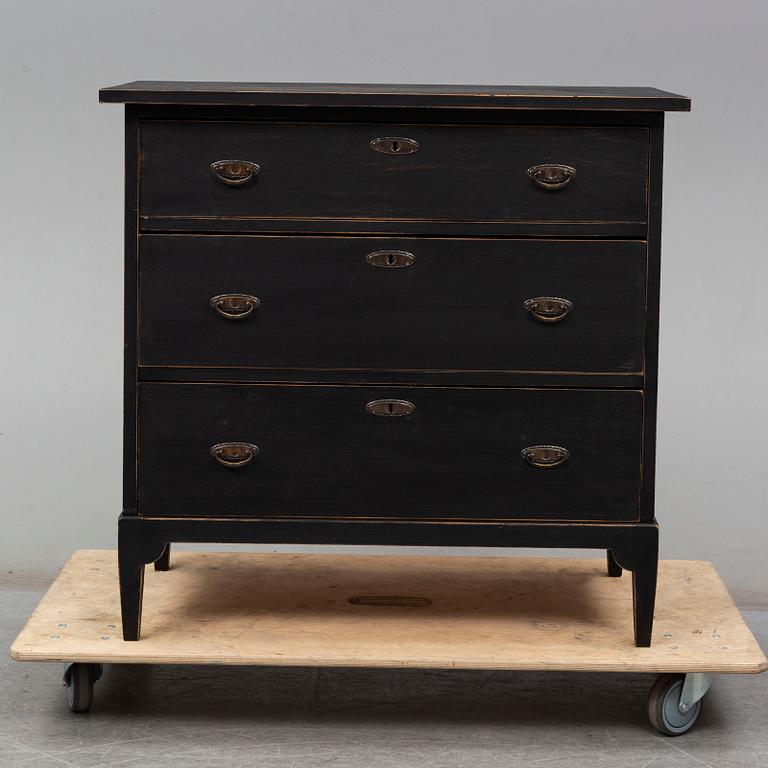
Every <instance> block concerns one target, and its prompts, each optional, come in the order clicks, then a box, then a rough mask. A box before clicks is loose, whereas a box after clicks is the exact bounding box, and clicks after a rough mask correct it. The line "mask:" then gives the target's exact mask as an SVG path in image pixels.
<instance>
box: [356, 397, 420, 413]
mask: <svg viewBox="0 0 768 768" xmlns="http://www.w3.org/2000/svg"><path fill="white" fill-rule="evenodd" d="M365 410H366V411H368V413H372V414H373V415H374V416H410V415H411V414H412V413H413V412H414V411H415V410H416V406H415V405H414V404H413V403H412V402H411V401H410V400H395V399H390V398H386V399H384V400H371V402H370V403H368V404H367V405H366V406H365Z"/></svg>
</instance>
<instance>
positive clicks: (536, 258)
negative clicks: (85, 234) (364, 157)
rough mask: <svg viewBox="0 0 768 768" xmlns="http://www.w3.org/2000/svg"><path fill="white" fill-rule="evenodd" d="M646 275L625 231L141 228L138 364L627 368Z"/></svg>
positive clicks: (635, 355) (633, 357) (636, 359)
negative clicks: (489, 235)
mask: <svg viewBox="0 0 768 768" xmlns="http://www.w3.org/2000/svg"><path fill="white" fill-rule="evenodd" d="M371 254H373V255H371ZM371 262H373V263H371ZM645 273H646V258H645V245H644V244H643V243H639V242H627V241H624V242H621V241H618V242H610V241H544V240H528V241H524V240H490V239H474V240H473V239H430V238H418V239H417V238H411V239H407V238H406V239H400V238H398V239H394V238H334V237H292V238H291V237H267V236H250V237H236V236H199V235H186V236H184V235H143V236H142V237H141V245H140V275H139V307H140V323H139V349H140V362H141V364H143V365H154V366H226V367H233V366H247V367H256V368H259V367H263V368H281V367H283V368H305V369H312V368H323V369H332V370H345V369H365V370H477V371H489V370H495V371H505V370H512V371H574V372H619V373H624V372H638V371H641V370H642V367H643V331H644V318H645ZM226 294H243V295H251V296H255V297H256V298H258V299H259V300H260V302H261V303H260V305H259V306H258V307H257V308H255V309H253V310H252V311H251V312H250V313H249V314H248V315H247V316H245V317H239V316H238V318H237V319H234V320H233V319H232V318H228V317H226V316H225V315H226V314H232V312H227V305H226V303H225V304H224V305H218V309H219V310H221V311H222V312H224V315H222V314H220V312H219V311H217V309H216V308H214V307H212V306H211V300H212V299H214V298H215V297H217V296H222V295H226ZM540 297H555V298H560V299H564V300H566V301H567V302H570V305H568V304H565V303H561V304H559V305H558V304H557V303H556V304H555V306H554V311H555V315H556V316H555V317H550V316H547V315H546V310H547V307H545V306H542V305H541V303H538V304H537V303H534V305H533V306H531V305H530V303H529V305H528V307H529V308H528V309H526V301H528V300H530V299H536V298H540ZM215 303H216V302H214V304H215ZM569 307H570V311H569ZM235 308H236V307H235ZM230 309H231V308H230ZM247 309H248V307H245V310H246V311H247ZM549 310H550V311H552V307H549ZM558 312H559V313H560V315H558Z"/></svg>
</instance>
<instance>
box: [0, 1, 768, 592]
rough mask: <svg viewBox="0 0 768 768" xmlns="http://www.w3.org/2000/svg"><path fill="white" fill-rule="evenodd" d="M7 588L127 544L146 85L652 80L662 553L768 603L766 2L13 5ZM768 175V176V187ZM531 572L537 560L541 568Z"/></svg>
mask: <svg viewBox="0 0 768 768" xmlns="http://www.w3.org/2000/svg"><path fill="white" fill-rule="evenodd" d="M1 7H2V15H1V16H0V18H1V19H2V27H0V99H1V101H0V172H1V174H2V175H1V176H0V178H1V179H2V181H0V193H1V199H0V253H1V254H2V296H1V297H0V361H1V370H2V378H1V379H0V387H1V388H2V389H1V390H0V409H1V410H0V473H1V474H0V478H1V484H0V505H1V506H0V520H1V522H2V525H0V574H2V578H3V579H28V580H33V581H38V580H45V579H47V578H50V576H51V575H52V574H53V573H54V572H55V570H56V569H57V568H58V567H59V566H60V565H61V564H62V562H63V561H64V560H65V558H66V557H67V555H68V554H69V553H70V552H71V551H72V550H74V549H76V548H81V547H111V546H114V544H115V538H116V535H115V534H116V525H115V520H116V517H117V514H118V512H119V509H120V478H121V470H120V462H121V435H120V431H121V387H122V368H121V354H122V308H121V307H122V266H121V263H122V242H121V238H122V151H123V149H122V141H123V136H122V108H121V107H119V106H115V105H99V104H98V103H97V90H98V88H99V86H104V85H112V84H115V83H119V82H124V81H126V80H134V79H142V78H144V79H168V80H184V79H188V80H195V79H197V80H217V79H218V80H228V79H231V80H265V81H356V82H395V83H397V82H400V83H411V82H413V83H416V82H424V83H513V84H516V83H517V84H558V85H653V86H658V87H661V88H665V89H668V90H672V91H677V92H679V93H683V94H686V95H689V96H691V97H692V98H693V111H692V113H691V114H672V115H669V116H668V118H667V144H666V158H667V160H666V168H665V170H666V182H665V209H664V241H663V243H664V250H663V253H664V256H663V291H662V335H661V372H660V406H659V419H660V424H659V450H658V491H657V494H658V517H659V520H660V522H661V523H662V555H663V556H664V557H674V558H703V559H707V560H713V561H714V562H715V563H716V565H717V567H718V568H719V569H720V571H721V573H722V574H723V576H724V578H725V580H726V582H727V583H728V584H729V586H730V587H731V588H732V589H733V591H734V593H735V595H736V597H737V599H738V601H739V602H740V603H741V605H743V606H754V607H757V606H763V607H765V606H768V582H767V580H766V576H768V566H767V565H766V561H767V560H768V558H767V557H766V551H765V550H766V533H768V510H767V509H766V495H768V450H766V434H765V433H766V426H767V425H766V419H765V414H766V406H767V405H768V389H766V387H765V382H766V380H767V379H768V370H766V344H765V327H766V325H765V317H766V304H767V303H768V302H767V300H766V283H768V280H767V278H768V253H766V249H765V241H766V234H767V233H766V225H765V221H766V214H767V211H768V193H767V192H766V189H768V161H766V158H765V152H764V148H765V144H766V136H767V135H768V131H767V129H768V126H767V125H766V121H767V120H768V97H767V96H766V93H767V92H768V91H767V90H766V70H768V59H767V57H766V48H765V35H766V29H767V28H768V3H765V2H764V1H763V0H755V1H754V2H747V1H745V0H740V1H737V2H733V1H732V2H728V3H723V2H712V0H706V1H704V0H685V1H684V2H674V1H673V0H643V1H642V2H626V1H620V0H603V1H601V0H578V2H572V1H570V0H557V1H555V2H547V0H525V1H523V2H511V0H502V1H499V2H493V1H490V0H484V1H483V0H465V2H456V1H453V2H437V1H436V0H397V1H396V2H388V1H387V0H375V1H369V0H356V1H351V0H347V1H344V0H325V1H324V2H319V1H316V2H298V1H297V0H293V1H291V0H270V1H269V2H255V1H254V0H238V1H237V2H234V1H229V2H227V1H225V0H219V2H216V3H211V2H209V1H208V2H197V1H195V2H190V1H189V0H185V1H181V0H172V1H170V0H169V1H168V2H146V0H131V2H115V1H114V0H90V1H86V0H68V1H67V2H66V3H63V2H62V3H59V2H48V3H44V2H40V1H39V0H25V2H18V1H14V2H9V1H8V0H2V5H1ZM763 163H766V168H763V167H762V165H763ZM530 554H534V553H533V552H530Z"/></svg>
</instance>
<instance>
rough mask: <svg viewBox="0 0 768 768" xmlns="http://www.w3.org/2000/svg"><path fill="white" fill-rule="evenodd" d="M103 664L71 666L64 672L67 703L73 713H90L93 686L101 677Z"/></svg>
mask: <svg viewBox="0 0 768 768" xmlns="http://www.w3.org/2000/svg"><path fill="white" fill-rule="evenodd" d="M103 671H104V667H103V666H102V665H101V664H70V665H69V666H68V667H67V669H66V670H65V672H64V686H65V687H66V689H67V703H68V704H69V708H70V709H71V710H72V711H73V712H88V711H89V710H90V709H91V707H92V706H93V684H94V683H95V682H96V681H97V680H98V679H99V678H100V677H101V675H102V672H103Z"/></svg>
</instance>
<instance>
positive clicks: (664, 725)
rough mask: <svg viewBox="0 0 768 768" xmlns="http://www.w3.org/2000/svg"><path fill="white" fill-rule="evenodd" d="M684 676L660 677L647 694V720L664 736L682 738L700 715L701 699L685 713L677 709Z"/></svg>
mask: <svg viewBox="0 0 768 768" xmlns="http://www.w3.org/2000/svg"><path fill="white" fill-rule="evenodd" d="M684 680H685V675H661V676H659V678H658V679H657V680H656V682H655V683H654V684H653V687H652V688H651V692H650V693H649V694H648V719H649V720H650V721H651V725H652V726H653V727H654V728H655V729H656V730H657V731H658V732H659V733H661V734H663V735H664V736H682V735H683V734H684V733H688V731H690V730H691V728H693V726H694V725H695V724H696V721H697V720H698V719H699V714H700V713H701V699H699V700H698V701H697V702H696V703H695V704H694V705H693V706H692V707H691V708H690V709H689V710H688V711H687V712H681V711H680V710H679V709H678V704H679V703H680V695H681V694H682V692H683V681H684Z"/></svg>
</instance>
